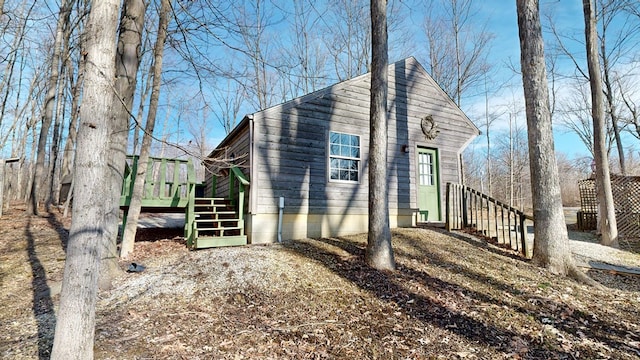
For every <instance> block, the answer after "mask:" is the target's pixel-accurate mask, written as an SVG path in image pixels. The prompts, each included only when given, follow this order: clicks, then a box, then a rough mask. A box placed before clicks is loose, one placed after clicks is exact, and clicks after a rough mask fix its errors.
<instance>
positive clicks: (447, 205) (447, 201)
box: [445, 182, 453, 231]
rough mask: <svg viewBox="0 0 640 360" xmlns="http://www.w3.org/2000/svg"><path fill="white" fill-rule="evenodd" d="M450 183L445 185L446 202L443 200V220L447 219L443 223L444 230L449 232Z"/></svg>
mask: <svg viewBox="0 0 640 360" xmlns="http://www.w3.org/2000/svg"><path fill="white" fill-rule="evenodd" d="M451 188H452V186H451V183H450V182H448V183H447V194H446V200H445V204H446V208H445V218H446V219H447V220H446V222H445V228H446V229H447V231H451V207H452V206H453V204H451V195H450V194H451Z"/></svg>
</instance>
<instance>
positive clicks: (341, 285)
mask: <svg viewBox="0 0 640 360" xmlns="http://www.w3.org/2000/svg"><path fill="white" fill-rule="evenodd" d="M65 228H68V222H61V221H60V220H59V218H58V217H57V216H51V217H49V218H39V217H27V216H25V215H24V214H23V213H22V212H21V211H12V212H10V213H9V214H5V215H4V216H3V217H2V218H1V219H0V286H1V288H0V289H1V292H0V303H1V304H2V307H0V357H3V358H12V359H35V358H38V357H40V358H47V355H48V352H49V351H50V347H51V342H52V336H53V327H54V324H55V315H54V312H53V310H54V309H55V307H56V306H57V303H58V299H59V289H60V288H59V284H60V280H61V277H62V267H63V263H64V261H63V259H64V250H63V246H62V243H63V241H64V239H65V236H66V230H65ZM167 235H169V236H167ZM174 235H175V234H169V233H162V232H158V231H155V232H154V231H148V232H147V233H146V234H141V236H142V237H143V238H145V239H146V240H147V241H140V242H138V243H137V244H136V256H137V258H136V259H135V261H136V262H138V263H140V264H144V265H145V266H146V267H147V268H146V270H145V271H144V272H142V273H131V274H129V273H124V272H123V274H122V275H121V276H119V277H118V278H117V279H116V280H115V281H114V284H113V287H112V289H110V290H109V291H104V292H102V293H101V294H100V299H99V303H98V316H97V321H98V324H97V328H96V344H95V352H96V358H97V359H256V358H258V359H259V358H265V359H267V358H269V359H272V358H280V359H305V358H311V359H321V358H329V359H333V358H343V359H431V358H433V359H438V358H442V359H455V358H468V359H503V358H510V359H574V358H576V359H609V358H610V359H637V358H638V357H640V335H639V334H640V328H639V325H638V324H640V307H639V304H640V292H639V291H640V288H639V286H638V278H637V277H624V276H621V275H613V274H607V273H592V274H590V275H592V276H594V277H595V278H596V279H597V280H598V281H600V282H601V283H603V284H604V285H605V286H607V287H609V288H608V289H607V290H606V291H601V290H597V289H593V288H589V287H586V286H583V285H580V284H577V283H575V282H573V281H570V280H567V279H559V278H556V277H554V276H551V275H549V274H547V273H546V272H544V271H542V270H540V269H538V268H536V267H533V266H531V265H530V264H528V263H527V262H524V261H522V260H519V259H517V258H515V257H513V256H510V255H509V254H508V253H505V252H503V251H502V250H499V249H497V248H494V247H493V246H490V245H487V244H484V243H481V242H479V241H476V240H474V239H471V238H468V237H466V236H463V235H460V234H453V236H452V235H451V234H447V233H444V232H442V231H439V230H430V229H401V230H396V231H394V233H393V235H394V239H393V241H394V250H395V254H396V260H397V263H398V270H397V271H396V272H393V273H384V272H378V271H374V270H371V269H369V268H368V267H367V266H366V265H365V264H364V262H363V254H364V246H365V241H366V239H365V236H363V235H360V236H350V237H344V238H331V239H318V240H311V239H307V240H301V241H294V242H286V243H284V244H281V245H270V246H247V247H237V248H220V249H209V250H200V251H194V252H189V251H187V250H186V249H185V247H184V244H183V243H182V241H181V240H179V239H178V238H173V236H174ZM167 237H168V238H169V239H168V240H167V239H164V240H158V239H154V238H167ZM122 266H123V268H126V264H122Z"/></svg>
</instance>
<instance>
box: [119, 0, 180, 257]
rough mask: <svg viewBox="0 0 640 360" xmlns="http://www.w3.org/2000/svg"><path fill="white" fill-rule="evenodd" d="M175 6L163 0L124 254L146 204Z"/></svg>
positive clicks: (126, 229)
mask: <svg viewBox="0 0 640 360" xmlns="http://www.w3.org/2000/svg"><path fill="white" fill-rule="evenodd" d="M170 9H171V6H170V4H169V0H162V5H161V9H160V19H159V22H158V37H157V38H156V45H155V48H154V50H153V54H154V62H153V86H152V90H151V99H150V104H149V114H148V116H147V124H146V125H145V132H144V135H143V137H142V147H141V148H140V158H139V159H138V172H137V173H136V177H135V182H134V184H133V194H132V195H131V203H130V204H129V211H128V212H127V220H126V222H125V224H126V226H125V229H124V233H123V235H122V247H121V249H120V257H122V258H124V259H126V258H128V257H129V255H130V254H131V253H133V244H134V241H135V238H136V230H137V227H138V218H139V217H140V209H141V207H142V194H143V191H144V180H145V177H146V176H145V175H146V173H147V163H148V161H149V152H150V151H151V141H152V140H153V138H152V137H153V129H154V127H155V123H156V113H157V110H158V100H159V98H160V85H161V80H162V57H163V54H164V44H165V40H166V38H167V26H168V24H169V11H170Z"/></svg>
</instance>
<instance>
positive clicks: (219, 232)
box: [191, 198, 247, 249]
mask: <svg viewBox="0 0 640 360" xmlns="http://www.w3.org/2000/svg"><path fill="white" fill-rule="evenodd" d="M193 214H194V228H193V231H194V236H193V238H194V241H193V244H192V245H191V247H192V248H196V249H200V248H206V247H219V246H237V245H246V244H247V236H246V235H245V234H244V219H242V217H241V216H239V214H238V212H237V211H236V209H235V207H234V206H233V204H232V202H231V201H230V200H229V199H225V198H195V199H194V211H193Z"/></svg>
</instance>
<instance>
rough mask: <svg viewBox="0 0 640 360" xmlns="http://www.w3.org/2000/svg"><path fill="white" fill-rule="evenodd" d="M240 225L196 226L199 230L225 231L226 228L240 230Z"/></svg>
mask: <svg viewBox="0 0 640 360" xmlns="http://www.w3.org/2000/svg"><path fill="white" fill-rule="evenodd" d="M240 229H242V227H241V226H223V227H212V228H200V227H199V228H198V231H199V232H202V231H227V230H240Z"/></svg>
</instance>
